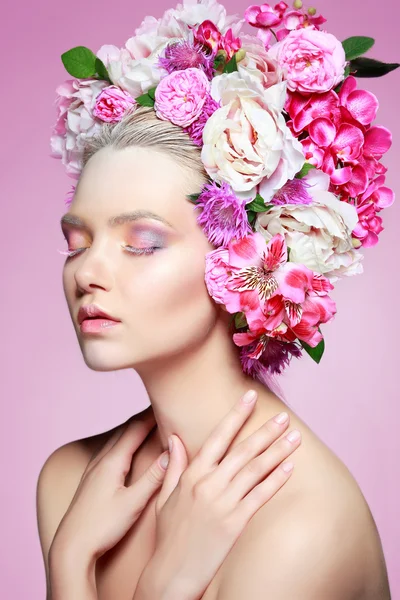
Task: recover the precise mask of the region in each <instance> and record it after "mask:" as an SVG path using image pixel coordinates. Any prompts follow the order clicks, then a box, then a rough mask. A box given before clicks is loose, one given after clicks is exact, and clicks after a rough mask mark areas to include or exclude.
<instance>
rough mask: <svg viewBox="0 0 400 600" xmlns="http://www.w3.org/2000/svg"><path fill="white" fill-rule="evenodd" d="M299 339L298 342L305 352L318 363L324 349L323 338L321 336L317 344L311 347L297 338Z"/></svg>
mask: <svg viewBox="0 0 400 600" xmlns="http://www.w3.org/2000/svg"><path fill="white" fill-rule="evenodd" d="M299 341H300V344H301V345H302V346H303V348H304V350H305V351H306V352H307V354H309V355H310V356H311V358H312V359H313V360H314V361H315V362H316V363H319V362H320V360H321V358H322V355H323V353H324V350H325V341H324V339H323V338H322V340H321V341H320V343H319V344H318V345H317V346H315V348H312V347H311V346H309V345H308V344H307V343H306V342H304V341H303V340H299Z"/></svg>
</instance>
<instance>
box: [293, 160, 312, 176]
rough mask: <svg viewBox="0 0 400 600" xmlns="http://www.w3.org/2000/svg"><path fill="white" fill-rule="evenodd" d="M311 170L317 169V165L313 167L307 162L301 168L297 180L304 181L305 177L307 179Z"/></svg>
mask: <svg viewBox="0 0 400 600" xmlns="http://www.w3.org/2000/svg"><path fill="white" fill-rule="evenodd" d="M311 169H315V165H312V164H311V163H309V162H305V163H304V165H303V166H302V167H301V169H300V171H299V172H298V173H297V175H296V177H297V179H302V178H303V177H305V176H306V175H307V173H308V172H309V171H311Z"/></svg>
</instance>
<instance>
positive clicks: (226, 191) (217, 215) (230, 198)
mask: <svg viewBox="0 0 400 600" xmlns="http://www.w3.org/2000/svg"><path fill="white" fill-rule="evenodd" d="M197 202H198V204H196V205H195V208H201V209H202V210H201V213H200V215H198V217H197V222H198V223H199V225H201V226H202V228H203V230H204V232H205V234H206V235H207V237H208V239H209V241H210V242H211V243H212V244H214V245H216V246H227V245H228V243H229V242H230V240H231V239H233V238H236V239H241V238H243V237H246V235H249V234H250V233H252V229H251V227H250V224H249V221H248V218H247V212H246V208H245V207H246V204H245V202H244V201H243V200H241V199H240V198H238V197H237V196H236V195H235V194H234V192H233V191H232V188H231V187H230V185H229V184H228V183H226V182H225V181H224V182H222V184H221V186H218V185H217V184H216V183H215V182H212V183H209V184H205V185H204V186H203V188H202V191H201V193H200V195H199V197H198V200H197Z"/></svg>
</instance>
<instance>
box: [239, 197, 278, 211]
mask: <svg viewBox="0 0 400 600" xmlns="http://www.w3.org/2000/svg"><path fill="white" fill-rule="evenodd" d="M272 206H274V205H273V204H265V202H264V198H263V197H262V196H260V194H257V195H256V197H255V198H254V200H252V202H249V204H247V205H246V210H247V211H252V212H256V213H257V212H266V211H267V210H269V209H270V208H271V207H272Z"/></svg>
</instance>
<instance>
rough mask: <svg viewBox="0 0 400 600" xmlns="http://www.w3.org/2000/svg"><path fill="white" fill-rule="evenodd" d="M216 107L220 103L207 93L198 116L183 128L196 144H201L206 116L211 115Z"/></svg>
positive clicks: (218, 106)
mask: <svg viewBox="0 0 400 600" xmlns="http://www.w3.org/2000/svg"><path fill="white" fill-rule="evenodd" d="M217 108H220V103H219V102H217V101H216V100H214V98H213V97H212V96H210V94H208V95H207V98H206V101H205V103H204V106H203V110H202V112H201V114H200V116H199V118H198V119H196V121H193V123H192V124H191V125H189V127H185V128H184V129H185V131H186V132H187V133H188V134H189V135H190V137H191V138H192V141H193V142H194V143H195V144H196V145H197V146H202V145H203V129H204V126H205V124H206V123H207V120H208V118H209V117H211V115H212V114H213V112H215V111H216V110H217Z"/></svg>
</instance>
